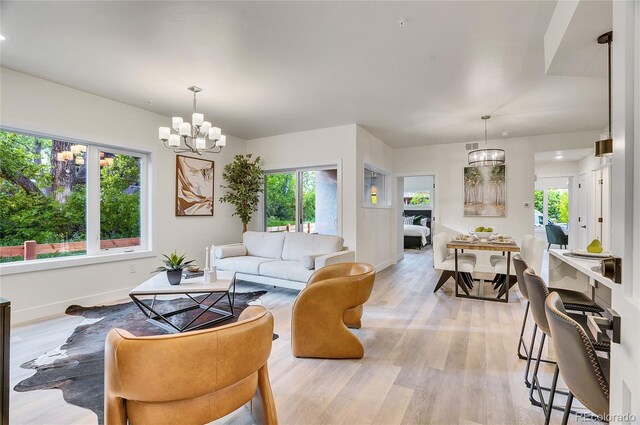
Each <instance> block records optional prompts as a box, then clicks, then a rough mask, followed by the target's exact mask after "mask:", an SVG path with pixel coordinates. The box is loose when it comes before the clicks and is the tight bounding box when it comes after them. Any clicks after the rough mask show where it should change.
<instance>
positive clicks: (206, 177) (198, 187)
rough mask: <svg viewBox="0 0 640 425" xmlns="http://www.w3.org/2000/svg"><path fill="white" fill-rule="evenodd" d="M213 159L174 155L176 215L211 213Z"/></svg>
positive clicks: (208, 214)
mask: <svg viewBox="0 0 640 425" xmlns="http://www.w3.org/2000/svg"><path fill="white" fill-rule="evenodd" d="M213 171H214V164H213V161H209V160H206V159H200V158H191V157H188V156H183V155H177V156H176V216H212V215H213Z"/></svg>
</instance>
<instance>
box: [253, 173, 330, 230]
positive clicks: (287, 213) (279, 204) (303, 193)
mask: <svg viewBox="0 0 640 425" xmlns="http://www.w3.org/2000/svg"><path fill="white" fill-rule="evenodd" d="M337 193H338V170H337V169H335V168H327V169H313V170H312V169H306V170H287V171H281V172H274V173H268V174H266V175H265V209H264V210H265V230H266V231H267V232H305V233H320V234H325V235H335V234H337V233H338V197H337ZM296 223H297V224H296Z"/></svg>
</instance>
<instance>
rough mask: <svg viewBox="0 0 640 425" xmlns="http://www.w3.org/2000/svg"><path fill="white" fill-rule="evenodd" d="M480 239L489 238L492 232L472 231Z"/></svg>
mask: <svg viewBox="0 0 640 425" xmlns="http://www.w3.org/2000/svg"><path fill="white" fill-rule="evenodd" d="M474 233H475V234H476V236H477V237H479V238H480V239H489V238H490V237H491V235H493V232H474Z"/></svg>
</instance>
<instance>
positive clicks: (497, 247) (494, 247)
mask: <svg viewBox="0 0 640 425" xmlns="http://www.w3.org/2000/svg"><path fill="white" fill-rule="evenodd" d="M447 248H449V249H453V252H454V260H455V280H456V285H455V288H456V297H458V298H472V299H476V300H485V301H497V302H503V303H508V302H509V288H510V287H511V286H512V285H511V279H510V274H511V254H512V253H518V252H520V247H519V246H518V244H517V243H516V242H515V241H511V242H504V241H498V240H491V239H476V240H470V241H463V240H453V241H451V242H449V243H448V244H447ZM465 250H467V251H493V252H502V253H503V255H506V257H507V280H506V282H505V286H504V290H503V291H500V292H499V293H498V296H497V297H496V296H495V295H493V296H490V297H485V296H484V295H483V294H482V292H480V291H479V293H478V295H472V294H465V293H461V292H460V291H458V286H460V284H463V283H461V282H460V280H459V279H460V273H459V271H458V251H461V252H464V251H465ZM481 284H482V283H481Z"/></svg>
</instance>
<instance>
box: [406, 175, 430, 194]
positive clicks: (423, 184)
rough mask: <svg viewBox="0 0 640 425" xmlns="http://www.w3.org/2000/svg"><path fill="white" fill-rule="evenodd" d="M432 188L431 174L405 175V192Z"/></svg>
mask: <svg viewBox="0 0 640 425" xmlns="http://www.w3.org/2000/svg"><path fill="white" fill-rule="evenodd" d="M432 189H433V176H412V177H405V179H404V191H405V192H426V191H430V190H432Z"/></svg>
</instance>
